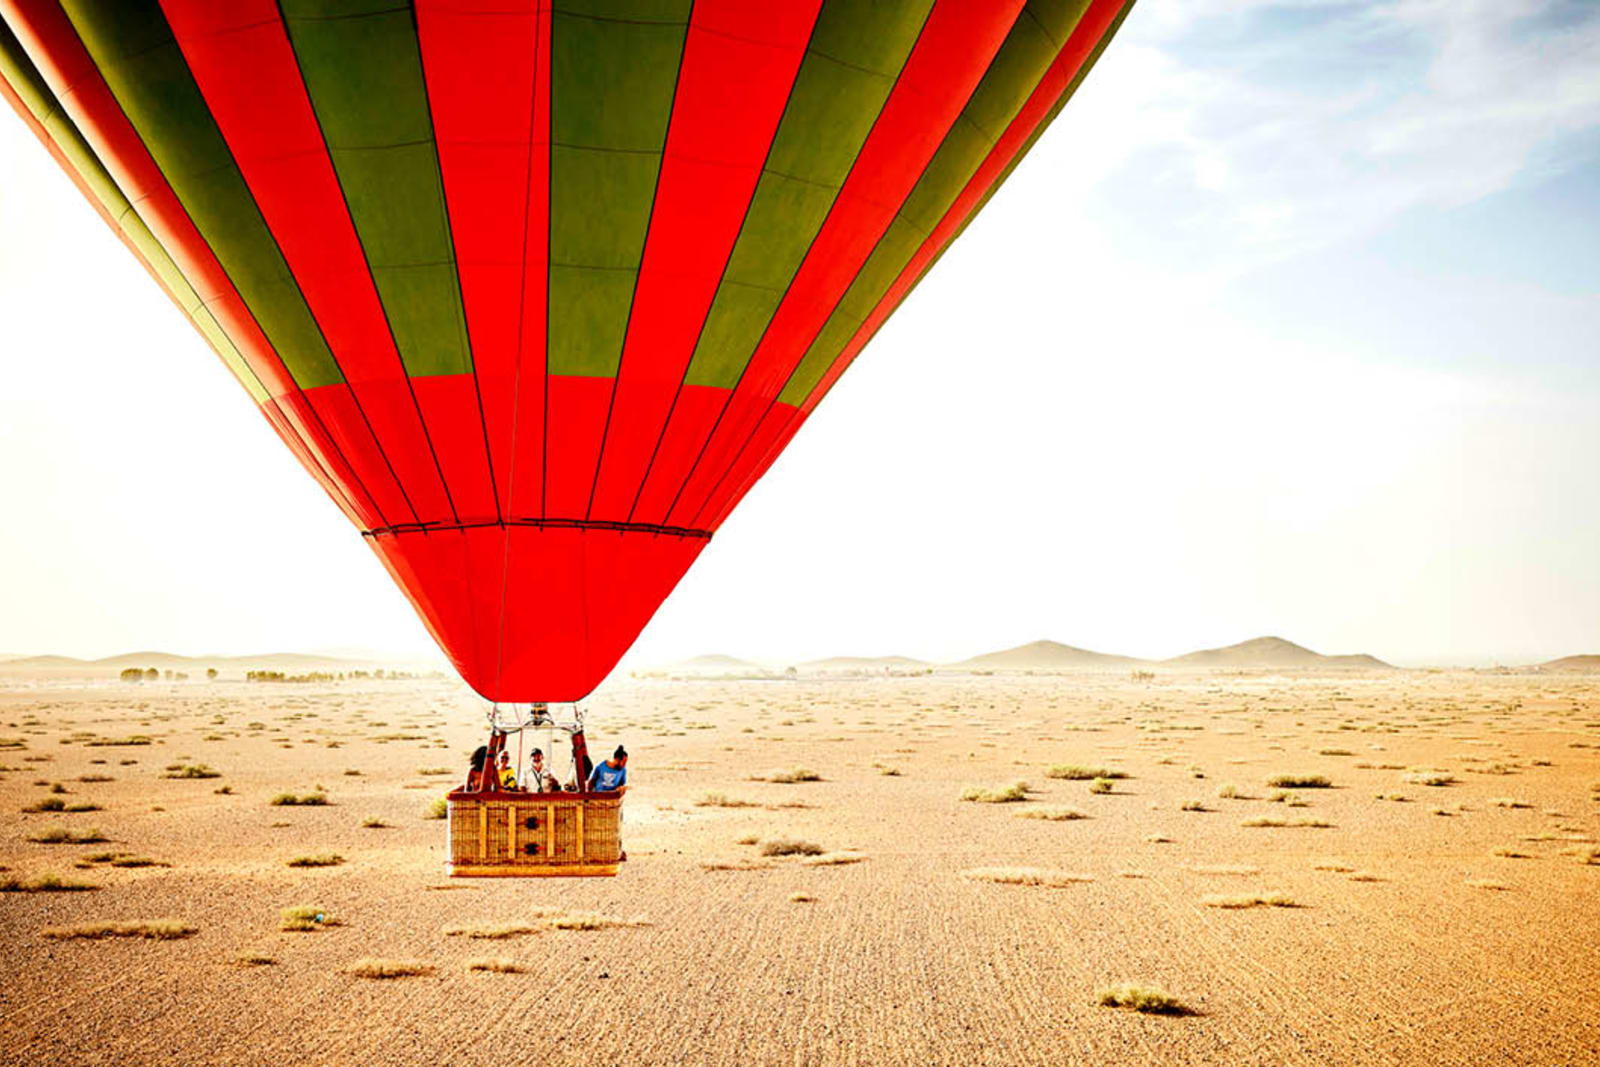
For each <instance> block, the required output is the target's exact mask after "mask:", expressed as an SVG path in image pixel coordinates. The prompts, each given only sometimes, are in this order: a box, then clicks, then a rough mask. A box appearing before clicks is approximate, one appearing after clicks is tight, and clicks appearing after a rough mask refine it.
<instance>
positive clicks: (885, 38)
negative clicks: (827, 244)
mask: <svg viewBox="0 0 1600 1067" xmlns="http://www.w3.org/2000/svg"><path fill="white" fill-rule="evenodd" d="M931 8H932V0H828V2H827V3H826V4H825V5H824V6H823V9H822V13H821V14H820V15H819V16H818V18H817V24H816V27H815V29H814V30H813V32H812V37H811V43H810V45H809V46H808V48H807V50H806V54H805V57H804V59H802V60H801V63H800V70H799V73H798V74H797V75H796V77H795V83H794V88H793V90H792V91H791V93H790V96H789V103H788V106H787V107H786V108H785V109H784V113H783V120H782V121H781V122H780V123H779V124H778V130H777V133H776V135H775V136H774V138H773V142H772V149H771V151H770V153H769V154H768V156H767V161H766V164H765V166H764V168H763V172H762V175H761V179H760V181H759V182H758V183H757V186H756V192H755V195H754V196H753V197H752V198H751V201H750V207H749V210H748V211H747V212H746V215H745V220H744V225H743V226H742V227H741V229H740V231H739V239H738V241H737V242H735V244H734V249H733V254H732V255H731V256H730V257H729V260H728V268H727V270H726V271H725V272H724V274H723V279H722V283H721V285H720V286H719V288H718V290H717V296H716V299H715V300H714V301H713V302H712V306H711V311H710V313H709V314H708V316H707V318H706V323H705V326H704V328H703V330H702V331H701V335H700V340H699V342H698V343H697V344H696V345H695V351H694V357H693V359H692V360H690V363H689V369H688V372H687V373H686V374H685V376H684V381H685V382H687V383H688V384H690V385H713V386H721V387H724V388H731V387H733V386H734V385H736V384H738V381H739V377H740V375H741V374H743V372H744V368H745V367H746V365H748V364H749V362H750V357H751V356H752V355H753V354H754V353H755V350H756V346H757V345H758V344H759V343H760V341H761V337H762V334H763V333H765V331H766V329H767V326H768V325H769V324H770V322H771V321H772V314H773V313H774V312H775V311H776V310H777V307H778V305H779V303H781V302H782V298H783V294H784V292H785V291H787V289H788V287H789V285H790V283H791V282H793V280H794V276H795V274H796V273H797V272H798V271H799V269H800V264H801V263H803V262H804V261H805V257H806V253H807V252H808V251H809V250H810V248H811V245H812V242H813V241H815V240H816V237H817V234H818V233H819V232H820V231H821V229H822V225H823V223H824V222H825V221H826V220H827V217H828V212H829V211H831V210H832V209H833V203H834V201H835V200H836V199H837V198H838V196H839V190H840V189H841V188H842V187H843V186H844V182H845V179H846V178H847V177H849V174H850V168H851V167H852V166H853V165H854V164H855V160H856V157H857V156H858V155H859V154H860V152H861V146H862V145H863V144H864V143H865V142H866V139H867V136H868V135H869V134H870V133H871V132H872V127H873V124H874V123H876V122H877V120H878V113H879V112H880V111H881V110H882V108H883V104H884V101H886V100H887V99H888V98H889V93H890V91H891V90H893V88H894V83H895V80H896V79H897V78H899V76H900V71H901V69H902V68H903V67H904V66H905V62H906V59H907V58H908V57H909V56H910V54H911V49H912V47H913V46H914V45H915V44H916V42H917V37H918V35H919V34H920V33H921V32H922V26H923V24H924V23H925V22H926V21H927V17H928V12H929V10H930V9H931ZM740 288H744V289H749V288H760V289H765V290H767V292H768V294H769V296H770V300H768V301H765V302H763V301H758V300H756V299H755V298H753V297H752V296H751V295H750V294H748V293H739V292H738V290H739V289H740ZM764 303H770V305H771V308H772V310H771V311H768V312H767V313H766V314H764V315H760V314H756V313H755V312H756V310H757V309H758V308H760V307H761V306H763V304H764Z"/></svg>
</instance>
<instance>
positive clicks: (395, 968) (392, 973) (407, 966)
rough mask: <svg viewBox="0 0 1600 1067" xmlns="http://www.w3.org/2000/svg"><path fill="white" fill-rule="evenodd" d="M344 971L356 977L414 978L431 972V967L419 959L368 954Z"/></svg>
mask: <svg viewBox="0 0 1600 1067" xmlns="http://www.w3.org/2000/svg"><path fill="white" fill-rule="evenodd" d="M345 973H346V974H351V975H354V976H355V977H357V978H415V977H418V976H420V975H424V974H431V973H433V967H432V966H430V965H429V964H426V963H423V962H422V961H421V960H384V959H375V958H373V957H370V956H369V957H366V958H364V959H359V960H356V961H355V962H354V963H352V964H351V965H350V966H349V967H347V968H346V969H345Z"/></svg>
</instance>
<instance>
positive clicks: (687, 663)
mask: <svg viewBox="0 0 1600 1067" xmlns="http://www.w3.org/2000/svg"><path fill="white" fill-rule="evenodd" d="M673 666H674V667H679V668H683V669H687V670H697V671H759V670H763V669H765V668H763V667H762V666H761V664H759V663H751V662H750V661H749V660H747V659H740V658H739V657H738V656H724V655H720V654H717V653H713V654H711V655H709V656H696V657H695V658H694V659H686V660H684V661H683V662H682V663H675V664H673Z"/></svg>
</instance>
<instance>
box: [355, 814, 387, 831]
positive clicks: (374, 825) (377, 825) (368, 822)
mask: <svg viewBox="0 0 1600 1067" xmlns="http://www.w3.org/2000/svg"><path fill="white" fill-rule="evenodd" d="M361 828H362V829H363V830H387V829H388V828H389V824H388V823H386V822H384V821H383V820H382V819H380V818H378V817H377V816H376V815H369V816H368V817H367V818H365V819H362V820H361Z"/></svg>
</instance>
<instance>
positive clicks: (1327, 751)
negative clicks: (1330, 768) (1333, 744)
mask: <svg viewBox="0 0 1600 1067" xmlns="http://www.w3.org/2000/svg"><path fill="white" fill-rule="evenodd" d="M1317 755H1319V756H1354V755H1355V753H1354V752H1351V751H1350V750H1349V749H1348V748H1323V749H1318V750H1317Z"/></svg>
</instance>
